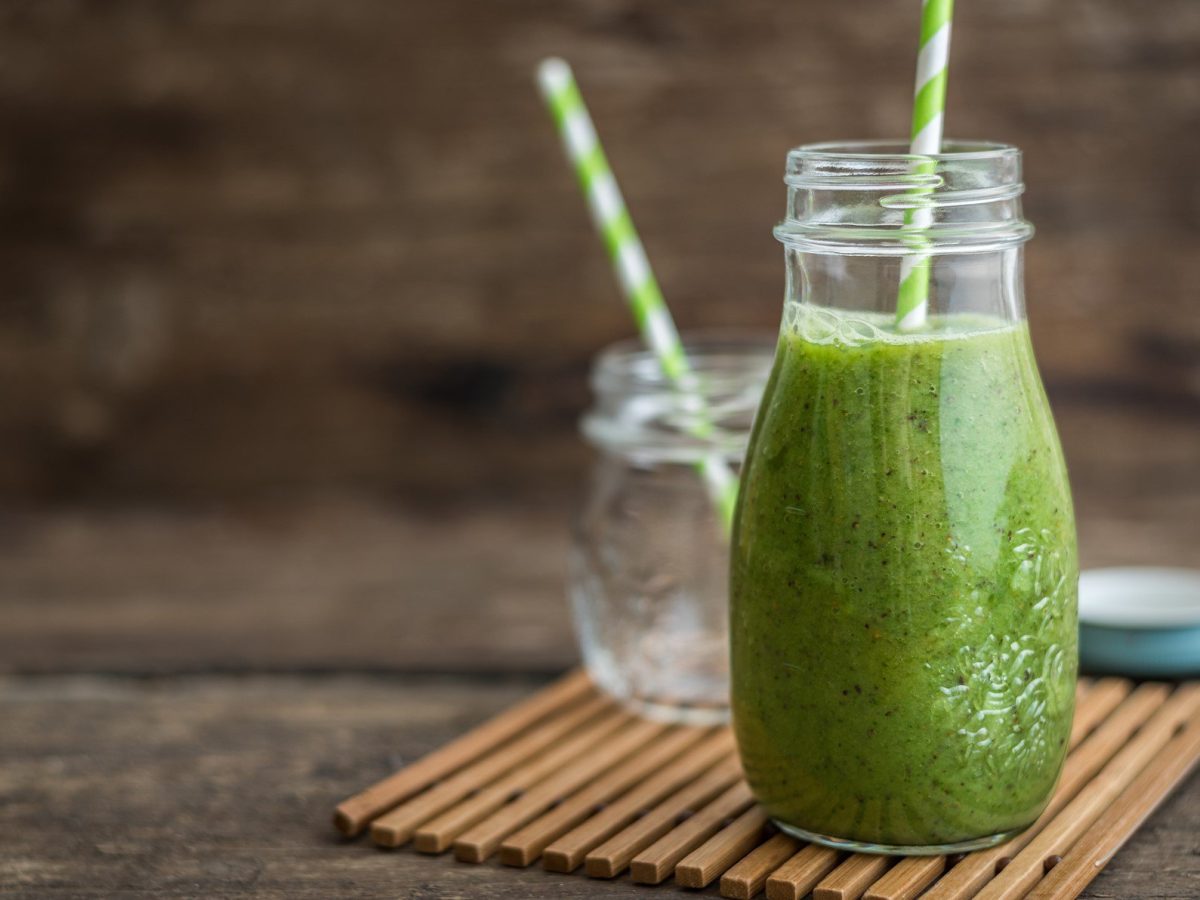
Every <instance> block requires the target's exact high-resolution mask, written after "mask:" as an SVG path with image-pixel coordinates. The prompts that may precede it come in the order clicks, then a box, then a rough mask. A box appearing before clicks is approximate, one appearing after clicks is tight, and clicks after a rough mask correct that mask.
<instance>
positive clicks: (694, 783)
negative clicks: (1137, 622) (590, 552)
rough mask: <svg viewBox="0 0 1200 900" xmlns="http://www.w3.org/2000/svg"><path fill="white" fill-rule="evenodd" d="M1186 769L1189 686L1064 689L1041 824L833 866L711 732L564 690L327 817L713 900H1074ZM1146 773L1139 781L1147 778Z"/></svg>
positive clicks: (579, 676)
mask: <svg viewBox="0 0 1200 900" xmlns="http://www.w3.org/2000/svg"><path fill="white" fill-rule="evenodd" d="M1198 760H1200V682H1188V683H1185V684H1182V685H1179V686H1171V685H1165V684H1158V683H1150V682H1148V683H1144V684H1139V685H1134V684H1133V683H1131V682H1129V681H1124V680H1121V679H1116V678H1104V679H1100V680H1097V681H1094V682H1093V681H1087V680H1083V681H1080V683H1079V687H1078V703H1077V709H1076V715H1075V723H1074V727H1073V729H1072V733H1071V752H1070V755H1069V757H1068V759H1067V764H1066V768H1065V770H1064V771H1063V776H1062V779H1061V781H1060V783H1059V786H1058V789H1057V791H1056V792H1055V794H1054V797H1053V799H1052V800H1051V802H1050V806H1049V808H1048V809H1047V810H1046V812H1045V813H1044V814H1043V815H1042V817H1041V818H1040V819H1038V821H1037V822H1035V823H1034V824H1033V825H1032V826H1031V827H1030V828H1029V829H1028V830H1026V831H1025V832H1023V833H1022V834H1021V835H1019V836H1018V837H1016V838H1014V839H1013V840H1011V841H1009V842H1008V843H1007V844H1004V845H1003V846H1000V847H994V848H992V849H990V850H981V851H978V852H975V853H970V854H967V855H965V856H961V855H960V856H957V857H942V856H935V857H910V858H895V857H885V856H868V855H864V854H851V853H839V852H837V851H834V850H830V849H828V848H825V847H819V846H817V845H805V844H803V843H802V842H800V841H797V840H794V839H793V838H791V837H789V836H787V835H784V834H778V833H775V831H774V829H773V827H772V826H771V825H770V823H769V822H768V821H767V818H766V816H765V815H764V814H763V812H762V810H761V809H759V807H758V806H757V805H756V804H755V803H754V798H753V797H752V796H751V795H750V791H749V788H747V786H746V783H745V782H744V781H743V780H742V776H741V769H740V767H739V765H738V761H737V755H736V751H735V748H734V743H733V738H732V735H731V734H730V732H729V729H728V728H727V727H724V726H721V727H713V728H695V727H685V726H672V725H665V724H662V723H658V722H650V721H646V720H644V719H640V718H638V717H637V716H636V715H634V714H632V713H630V712H627V711H625V710H623V709H622V708H621V707H620V706H619V705H618V704H616V703H615V702H614V701H612V700H610V699H608V698H607V697H605V696H604V695H602V694H601V693H600V692H599V691H598V690H597V689H596V688H594V687H593V686H592V684H591V682H590V681H589V680H588V679H587V677H586V675H584V674H583V673H579V672H576V673H572V674H570V675H568V676H566V677H565V678H563V679H562V680H560V681H558V682H556V683H554V684H553V685H551V686H550V687H548V688H546V689H545V690H543V691H541V692H540V693H538V694H535V695H534V696H533V697H531V698H529V699H528V700H525V701H524V702H522V703H520V704H518V705H517V706H514V707H512V708H511V709H509V710H507V711H505V712H503V713H501V714H500V715H498V716H496V717H495V718H494V719H491V720H489V721H488V722H485V723H484V724H482V725H480V726H479V727H477V728H475V729H474V730H473V731H470V732H468V733H467V734H465V735H463V736H462V737H460V738H458V739H457V740H455V741H452V742H451V743H449V744H447V745H446V746H444V747H442V748H441V749H439V750H435V751H434V752H433V753H430V754H429V755H428V756H426V757H424V758H422V759H420V760H418V761H417V762H414V763H413V764H412V765H410V766H407V767H406V768H404V769H401V770H400V771H398V772H396V773H395V774H394V775H391V776H390V777H388V778H386V779H384V780H383V781H381V782H379V783H378V784H376V785H373V786H372V787H369V788H367V789H366V790H365V791H363V792H361V793H359V794H356V795H355V796H353V797H351V798H349V799H348V800H346V801H345V802H344V803H342V804H341V805H340V806H338V808H337V811H336V813H335V815H334V822H335V824H336V825H337V827H338V829H339V830H341V831H342V832H343V833H344V834H347V835H351V836H353V835H357V834H361V833H362V832H363V831H366V830H368V829H369V831H370V834H371V838H372V839H373V840H374V841H375V842H376V843H377V844H379V845H381V846H384V847H399V846H401V845H404V844H412V846H413V847H414V848H415V849H416V850H417V851H418V852H421V853H444V852H446V851H448V850H451V849H452V850H453V851H454V855H455V856H456V857H457V858H458V859H460V860H463V861H464V862H471V863H479V862H483V861H485V860H487V859H490V858H492V857H494V856H495V857H498V858H499V860H500V862H501V863H503V864H505V865H510V866H529V865H533V864H534V863H538V862H540V864H541V866H542V867H543V868H545V869H547V870H548V871H551V872H580V873H581V874H586V875H587V876H590V877H593V878H615V877H618V876H621V875H623V874H624V873H626V872H628V873H629V876H630V877H631V878H632V879H633V881H635V882H641V883H646V884H659V883H661V882H664V881H666V880H667V879H669V878H674V881H675V884H676V885H678V886H679V887H684V888H702V887H707V886H708V885H710V884H712V883H713V882H717V881H718V880H719V885H720V893H721V896H723V897H735V898H749V897H755V896H757V895H759V894H761V893H763V892H765V894H766V896H767V897H768V898H771V900H776V898H792V900H799V898H802V897H806V896H808V895H809V894H810V893H811V894H812V895H813V897H814V898H815V900H835V898H837V900H851V898H859V897H865V898H871V900H900V898H910V897H917V896H923V897H929V898H937V900H951V898H965V897H980V898H1002V897H1003V898H1008V897H1023V896H1029V897H1036V898H1042V900H1049V898H1066V897H1075V896H1077V895H1078V894H1079V892H1080V891H1082V890H1083V888H1084V887H1085V886H1086V885H1087V884H1088V882H1089V881H1091V880H1092V879H1093V878H1095V877H1096V875H1097V874H1098V872H1099V871H1100V869H1101V868H1103V866H1104V865H1105V864H1106V863H1107V862H1108V861H1109V860H1110V859H1111V858H1112V856H1113V854H1114V853H1115V852H1116V851H1117V849H1118V848H1119V847H1120V846H1121V845H1122V844H1123V843H1124V842H1125V841H1126V840H1127V839H1128V838H1129V836H1130V835H1131V834H1133V832H1134V831H1135V830H1136V829H1137V828H1138V826H1139V825H1140V824H1141V823H1142V821H1144V820H1145V818H1146V817H1147V816H1148V815H1149V814H1150V813H1151V812H1152V811H1153V810H1154V809H1155V808H1156V807H1157V806H1158V805H1159V803H1161V802H1162V800H1163V799H1164V798H1165V797H1166V796H1167V794H1169V793H1170V791H1171V790H1172V789H1173V788H1174V787H1175V786H1176V785H1177V784H1178V783H1179V782H1180V781H1182V780H1183V778H1184V777H1186V775H1187V774H1188V773H1189V772H1190V771H1191V770H1192V768H1193V767H1194V766H1195V765H1196V763H1197V761H1198ZM1151 763H1153V764H1151Z"/></svg>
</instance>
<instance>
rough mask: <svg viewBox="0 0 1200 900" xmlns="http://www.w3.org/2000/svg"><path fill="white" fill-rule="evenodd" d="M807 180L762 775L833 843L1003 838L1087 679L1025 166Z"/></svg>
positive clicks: (746, 723) (772, 394) (745, 626)
mask: <svg viewBox="0 0 1200 900" xmlns="http://www.w3.org/2000/svg"><path fill="white" fill-rule="evenodd" d="M785 182H786V184H787V186H788V210H787V217H786V219H785V220H784V221H783V222H782V223H781V224H780V225H779V226H778V227H777V228H776V230H775V234H776V236H777V237H778V238H779V240H780V241H781V242H782V243H783V245H784V254H785V260H786V265H787V288H786V296H785V300H784V314H783V324H782V328H781V334H780V340H779V346H778V350H777V354H776V360H775V365H774V369H773V372H772V375H771V380H770V382H769V384H768V387H767V389H766V393H765V395H764V397H763V402H762V406H761V407H760V409H759V412H758V416H757V419H756V422H755V426H754V432H753V436H752V439H751V444H750V448H749V450H748V453H747V458H746V464H745V470H744V474H743V479H742V487H741V496H740V499H739V504H738V511H737V516H736V520H735V531H734V546H733V553H732V556H733V559H732V563H731V607H732V609H731V641H732V702H733V719H734V727H735V731H736V734H737V739H738V745H739V749H740V752H741V756H742V760H743V764H744V767H745V771H746V776H747V779H748V780H749V782H750V785H751V787H752V788H753V790H754V792H755V794H756V796H757V797H758V798H759V800H760V801H761V802H762V804H763V805H764V806H765V808H766V810H767V811H768V812H769V814H770V815H771V816H772V817H773V818H774V819H775V820H776V822H777V823H778V824H779V825H780V826H781V827H782V828H783V829H784V830H785V831H788V832H789V833H791V834H793V835H796V836H799V837H801V838H804V839H807V840H815V841H818V842H821V843H826V844H829V845H833V846H839V847H848V848H852V849H857V850H864V851H868V852H888V853H904V854H922V853H943V852H951V851H959V850H966V849H973V848H978V847H983V846H988V845H991V844H995V843H999V842H1001V841H1003V840H1005V839H1006V838H1007V837H1008V836H1010V835H1011V834H1013V833H1014V832H1016V831H1017V830H1019V829H1022V828H1024V827H1025V826H1027V825H1029V824H1030V823H1031V822H1033V820H1034V819H1035V818H1036V817H1037V816H1038V814H1039V813H1040V812H1041V811H1042V809H1043V808H1044V807H1045V805H1046V803H1047V802H1048V801H1049V798H1050V795H1051V792H1052V790H1053V788H1054V785H1055V783H1056V780H1057V778H1058V776H1059V774H1060V771H1061V768H1062V764H1063V761H1064V757H1065V754H1066V751H1067V740H1068V736H1069V733H1070V727H1071V719H1072V716H1073V712H1074V695H1075V678H1076V670H1077V648H1076V593H1077V582H1078V565H1077V561H1076V549H1075V526H1074V518H1073V513H1072V507H1071V498H1070V492H1069V487H1068V483H1067V475H1066V469H1065V466H1064V462H1063V457H1062V452H1061V449H1060V447H1059V442H1058V438H1057V435H1056V432H1055V428H1054V422H1053V419H1052V417H1051V414H1050V409H1049V405H1048V403H1047V400H1046V396H1045V392H1044V390H1043V387H1042V383H1041V380H1040V377H1039V375H1038V371H1037V367H1036V365H1035V362H1034V357H1033V350H1032V347H1031V344H1030V340H1029V331H1028V327H1027V325H1026V322H1025V310H1024V297H1023V285H1022V252H1023V250H1022V248H1023V245H1024V243H1025V242H1026V241H1027V240H1028V239H1029V237H1030V236H1031V234H1032V228H1031V226H1030V225H1029V224H1028V223H1027V222H1025V221H1024V219H1023V218H1022V213H1021V203H1020V198H1021V193H1022V191H1023V187H1024V186H1023V185H1022V183H1021V156H1020V152H1019V151H1018V150H1017V149H1016V148H1014V147H1009V146H1003V145H998V144H983V143H951V144H948V145H947V147H946V151H945V152H944V153H943V154H942V155H939V156H936V157H917V156H912V155H910V154H909V153H907V152H906V150H905V149H904V148H902V147H899V146H895V145H887V144H874V143H852V144H824V145H813V146H806V147H800V148H797V149H795V150H793V151H791V153H790V154H789V155H788V161H787V174H786V177H785ZM906 260H907V262H906ZM922 266H927V269H926V271H927V277H928V289H927V291H926V292H925V293H926V296H927V299H928V309H927V315H926V316H925V318H924V321H923V322H922V323H915V324H914V323H910V324H909V326H908V327H907V328H901V327H900V326H898V325H897V323H896V312H895V311H896V304H897V296H898V291H899V286H900V282H901V279H902V278H904V277H906V276H907V274H908V272H909V270H910V269H912V268H914V267H922Z"/></svg>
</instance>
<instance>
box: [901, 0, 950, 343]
mask: <svg viewBox="0 0 1200 900" xmlns="http://www.w3.org/2000/svg"><path fill="white" fill-rule="evenodd" d="M953 12H954V0H924V3H923V5H922V7H921V43H920V52H919V54H918V56H917V80H916V86H915V88H914V93H913V116H912V135H911V138H910V140H911V141H912V143H911V145H910V148H909V149H910V150H911V151H912V152H913V153H915V154H920V155H922V156H927V155H931V154H936V153H940V152H941V150H942V122H943V119H944V118H945V109H946V74H947V69H948V67H949V62H950V24H951V17H952V15H953ZM935 168H936V163H935V162H934V161H933V160H932V159H930V160H925V161H922V162H920V163H918V165H917V166H916V174H917V175H918V176H926V175H932V174H933V173H934V170H935ZM932 192H933V188H932V187H921V188H917V189H915V190H913V191H912V192H911V193H912V194H913V195H914V196H915V197H918V198H919V197H921V196H922V195H928V194H930V193H932ZM904 224H905V225H906V226H911V227H912V229H913V230H914V231H915V232H917V234H916V235H915V236H914V238H913V245H914V247H916V248H917V249H918V250H925V251H928V249H929V246H930V245H929V241H928V240H927V239H925V238H922V237H921V236H920V234H919V232H921V231H924V230H925V229H928V228H929V227H930V226H931V225H932V224H933V211H932V209H931V208H930V207H929V206H927V205H922V204H920V203H918V204H916V205H915V206H914V208H912V209H910V210H908V211H907V212H906V213H905V216H904ZM929 261H930V257H929V253H928V252H925V253H919V252H918V253H913V254H910V255H908V256H905V257H904V259H903V260H902V261H901V268H900V293H899V297H898V298H897V302H896V327H897V328H898V329H899V330H901V331H912V330H914V329H917V328H920V327H921V326H923V325H924V324H925V321H926V319H927V318H928V316H929Z"/></svg>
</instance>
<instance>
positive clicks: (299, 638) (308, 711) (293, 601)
mask: <svg viewBox="0 0 1200 900" xmlns="http://www.w3.org/2000/svg"><path fill="white" fill-rule="evenodd" d="M564 514H565V511H564V510H563V509H562V508H560V507H558V506H555V505H553V504H551V505H549V506H546V507H545V508H542V509H526V510H523V511H521V512H520V514H515V513H513V512H512V511H511V510H510V511H509V512H508V513H507V514H506V513H505V511H504V510H503V509H499V508H498V509H491V510H488V509H476V510H471V511H462V512H460V513H457V514H449V513H447V514H444V515H442V516H441V517H428V516H422V517H419V518H418V517H415V516H410V515H407V514H405V513H404V512H403V511H399V510H394V509H392V510H388V509H382V508H378V507H373V506H367V505H364V504H358V505H355V504H340V505H333V506H326V507H323V508H322V509H321V510H320V514H319V515H318V514H316V513H315V512H314V511H311V510H310V511H308V512H306V513H305V514H303V515H294V516H286V517H281V516H280V515H279V514H277V513H275V514H270V515H268V514H260V515H257V516H256V515H249V514H239V515H237V516H234V515H231V514H227V513H214V512H208V513H203V514H200V513H193V514H189V515H184V514H175V515H171V516H168V515H166V514H163V513H153V514H151V513H142V514H135V513H122V514H98V513H89V514H82V513H80V514H76V515H65V514H61V515H54V516H45V515H42V516H37V517H20V516H10V517H8V518H7V519H5V520H4V522H3V527H2V528H0V580H2V584H3V600H2V602H0V665H2V666H3V670H4V672H5V673H7V674H0V895H3V896H4V897H31V898H32V897H93V896H122V897H135V896H156V897H162V896H180V897H237V896H260V897H332V896H346V897H375V896H381V897H382V896H389V897H396V896H399V897H413V898H450V897H483V896H493V897H575V896H579V897H611V896H643V897H644V896H646V895H647V891H648V890H650V889H647V888H644V887H639V886H635V885H633V884H632V883H631V882H630V881H629V880H628V879H627V878H624V879H618V880H616V881H613V882H604V881H593V880H589V879H586V878H583V877H580V876H569V877H566V876H561V875H550V874H547V873H545V872H543V871H541V869H539V868H537V867H536V866H535V867H531V868H529V869H526V870H519V869H509V868H502V867H500V866H499V865H496V864H486V865H482V866H472V865H466V864H459V863H456V862H454V861H453V860H452V859H449V858H430V857H424V856H419V855H417V854H415V853H413V852H412V851H410V850H399V851H390V852H384V851H379V850H376V849H374V848H373V847H372V846H371V845H370V844H369V843H368V842H365V841H362V840H359V841H357V842H345V841H342V840H340V839H339V838H338V837H337V836H336V835H335V833H334V831H333V829H332V827H331V826H330V823H329V816H330V812H331V810H332V807H333V805H334V804H335V803H336V802H337V801H339V800H340V799H342V798H343V797H344V796H346V795H348V794H350V793H352V792H354V791H356V790H358V789H359V788H361V787H363V786H365V785H366V784H368V783H370V782H372V781H373V780H375V779H377V778H379V777H381V776H383V775H385V774H387V773H388V772H390V771H391V770H392V769H394V768H395V767H396V766H397V765H399V764H401V763H403V762H405V761H408V760H412V759H415V758H417V757H418V756H420V755H421V754H423V753H425V752H427V751H429V750H431V749H433V748H435V747H437V746H438V745H440V744H441V743H443V742H445V741H446V740H448V739H449V738H451V737H453V736H454V735H456V734H458V733H459V732H461V731H463V730H465V729H466V728H468V727H469V726H471V725H472V724H474V723H476V722H479V721H482V720H483V719H485V718H487V717H488V716H490V715H492V714H493V713H495V712H497V711H498V710H500V709H503V708H504V707H506V706H507V705H509V704H511V703H512V702H514V701H515V700H516V699H518V698H519V697H522V696H524V695H526V694H528V693H529V692H531V691H532V690H534V689H536V688H537V687H538V686H539V685H541V684H544V683H545V682H547V681H548V680H549V679H551V678H552V677H553V676H554V675H555V674H557V673H558V672H560V671H562V670H563V669H565V668H566V667H567V666H569V665H571V664H572V662H574V660H575V658H576V655H575V649H574V645H573V642H572V639H571V636H570V630H569V624H568V621H567V617H566V610H565V604H564V602H563V600H562V594H561V577H562V576H561V568H562V556H563V551H564V549H565V542H564V533H565V529H564V528H563V527H562V516H563V515H564ZM1122 531H1123V529H1122V527H1121V522H1119V521H1117V520H1111V521H1107V522H1106V521H1104V520H1102V519H1101V520H1096V521H1093V522H1092V523H1091V524H1090V525H1089V526H1088V527H1087V528H1086V529H1085V534H1087V535H1089V536H1090V539H1089V541H1088V543H1087V545H1086V547H1087V549H1086V551H1085V559H1086V560H1088V561H1089V562H1090V563H1092V564H1095V563H1097V562H1107V561H1112V560H1119V559H1120V558H1121V553H1122V552H1123V550H1122V548H1123V547H1125V546H1126V545H1125V544H1124V543H1107V544H1106V543H1105V538H1104V537H1103V536H1104V535H1106V534H1114V535H1119V534H1121V533H1122ZM1179 533H1180V535H1181V536H1180V537H1178V538H1177V539H1176V540H1177V543H1176V544H1175V545H1172V544H1170V541H1169V539H1167V544H1166V545H1160V551H1161V552H1162V553H1164V554H1168V555H1169V554H1172V553H1174V554H1176V555H1175V558H1176V559H1181V558H1182V559H1184V560H1186V559H1188V557H1187V556H1186V554H1187V553H1188V552H1193V551H1191V549H1190V546H1189V543H1188V542H1189V541H1190V538H1189V537H1188V536H1187V533H1186V529H1180V531H1179ZM1167 534H1168V532H1167V531H1164V532H1163V535H1164V539H1166V535H1167ZM1180 554H1182V556H1181V555H1180ZM467 560H469V561H470V562H469V564H468V563H467V562H466V561H467ZM656 892H657V893H658V894H660V895H665V894H669V893H670V891H669V890H668V889H664V888H659V889H657V891H656ZM714 892H715V889H714V890H711V891H709V893H714ZM1086 896H1089V897H1119V898H1141V897H1155V898H1167V897H1170V898H1194V897H1197V896H1200V777H1193V778H1192V779H1190V780H1189V782H1188V783H1187V784H1186V785H1185V786H1184V787H1183V788H1182V789H1181V790H1180V791H1179V792H1177V793H1176V794H1175V795H1174V796H1173V797H1172V798H1171V799H1170V800H1169V801H1168V802H1167V803H1166V805H1165V806H1164V807H1163V808H1161V809H1160V810H1159V811H1158V812H1157V813H1156V814H1155V815H1154V816H1153V817H1152V818H1151V820H1150V821H1149V822H1148V823H1147V825H1146V826H1145V827H1144V828H1143V830H1142V831H1141V832H1140V833H1139V834H1138V835H1137V836H1136V837H1135V838H1134V839H1133V841H1132V842H1131V843H1130V844H1129V845H1128V846H1127V847H1126V848H1125V849H1124V850H1123V851H1122V852H1121V853H1120V854H1119V855H1118V857H1117V859H1116V860H1115V862H1114V863H1113V864H1112V865H1111V866H1110V867H1109V868H1108V869H1107V870H1106V871H1105V872H1104V873H1103V874H1101V876H1100V877H1099V878H1098V879H1097V880H1096V881H1095V882H1094V883H1093V885H1092V886H1091V888H1090V889H1089V892H1088V894H1087V895H1086Z"/></svg>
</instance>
